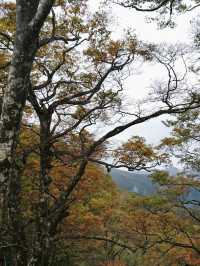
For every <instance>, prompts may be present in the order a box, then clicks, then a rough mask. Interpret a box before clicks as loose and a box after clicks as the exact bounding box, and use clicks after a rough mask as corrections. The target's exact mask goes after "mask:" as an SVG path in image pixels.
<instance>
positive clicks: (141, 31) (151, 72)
mask: <svg viewBox="0 0 200 266" xmlns="http://www.w3.org/2000/svg"><path fill="white" fill-rule="evenodd" d="M98 3H99V0H91V1H90V4H91V10H95V9H97V7H98ZM110 11H111V13H112V16H113V18H114V20H115V26H114V28H113V30H114V31H115V33H116V35H118V34H119V35H120V34H121V32H122V31H123V29H124V28H126V29H127V28H134V29H135V32H136V35H137V36H138V39H139V40H143V41H145V42H154V43H163V42H166V43H169V44H177V43H188V44H189V43H190V41H191V39H192V33H191V30H192V27H191V21H192V18H194V17H195V16H197V14H198V10H197V9H196V10H194V11H192V12H187V13H186V14H184V15H181V16H178V18H177V20H176V22H177V26H176V27H175V28H174V29H169V28H167V29H164V30H158V28H157V25H156V24H155V23H147V22H146V19H145V16H146V14H145V13H143V12H136V11H134V10H129V9H126V8H123V7H120V6H118V5H113V6H112V9H111V10H110ZM148 15H151V14H149V13H148ZM139 72H140V73H138V74H136V75H133V76H131V77H129V78H128V80H127V81H126V86H127V88H128V95H129V97H131V96H133V94H134V98H137V99H140V98H143V97H144V96H145V95H146V94H147V92H148V87H150V85H151V84H152V82H153V80H155V79H159V75H162V72H161V71H160V66H155V65H152V64H149V65H145V66H144V67H143V68H140V71H139ZM133 86H134V91H133V89H132V88H133ZM165 118H166V117H163V116H162V117H160V118H157V119H154V120H151V121H149V122H146V123H144V124H141V125H137V126H134V127H132V128H130V129H128V130H127V131H126V132H124V133H122V134H120V135H119V136H117V138H115V141H116V142H118V141H121V140H123V141H126V140H127V139H128V138H129V137H131V136H133V135H141V136H143V137H145V138H146V140H147V142H149V143H156V144H157V143H158V142H159V140H160V139H162V138H163V137H165V136H167V135H169V129H168V128H166V127H165V126H164V125H163V124H162V122H161V121H162V120H164V119H165Z"/></svg>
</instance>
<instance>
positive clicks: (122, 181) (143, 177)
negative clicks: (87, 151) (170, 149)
mask: <svg viewBox="0 0 200 266" xmlns="http://www.w3.org/2000/svg"><path fill="white" fill-rule="evenodd" d="M166 171H168V172H169V173H170V175H172V176H173V175H176V174H177V173H178V169H177V168H175V167H169V168H167V169H166ZM110 174H111V177H112V179H113V181H114V182H115V184H116V185H117V186H118V187H119V188H120V189H122V190H125V191H129V192H134V193H137V194H139V195H142V196H148V195H152V194H154V193H156V191H157V190H158V188H159V185H158V184H156V183H155V182H153V181H152V180H151V178H150V176H149V175H150V174H149V173H148V172H145V171H134V172H128V171H123V170H119V169H112V171H111V173H110ZM187 199H188V200H199V201H200V192H199V191H197V190H195V189H192V190H191V192H190V193H189V195H188V196H187Z"/></svg>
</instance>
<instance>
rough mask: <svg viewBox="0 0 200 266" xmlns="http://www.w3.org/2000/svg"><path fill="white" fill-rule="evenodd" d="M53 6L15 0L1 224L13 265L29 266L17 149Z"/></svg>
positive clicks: (2, 132)
mask: <svg viewBox="0 0 200 266" xmlns="http://www.w3.org/2000/svg"><path fill="white" fill-rule="evenodd" d="M53 3H54V0H17V1H16V34H15V43H14V51H13V55H12V59H11V64H10V67H9V74H8V84H7V88H6V90H5V92H4V96H3V103H2V109H1V117H0V182H1V183H2V184H4V186H3V187H4V189H3V191H4V193H3V195H4V197H5V199H4V205H5V204H6V206H4V207H5V211H4V213H2V217H1V223H2V224H3V223H5V225H6V226H7V227H8V228H9V230H7V241H8V243H9V245H8V246H10V251H11V253H12V254H15V256H14V258H13V262H12V263H13V264H12V265H27V264H26V259H27V256H26V240H25V234H24V232H23V217H22V214H21V206H20V205H21V204H20V192H21V182H20V176H19V173H18V163H19V161H18V160H17V158H16V146H17V142H18V135H19V130H20V124H21V119H22V113H23V109H24V106H25V103H26V99H27V95H28V88H29V85H30V73H31V69H32V64H33V60H34V57H35V54H36V52H37V49H38V47H39V46H38V43H39V33H40V30H41V27H42V25H43V23H44V21H45V19H46V17H47V15H48V14H49V12H50V10H51V7H52V5H53ZM5 202H6V203H5ZM3 219H4V220H3ZM5 219H6V220H5Z"/></svg>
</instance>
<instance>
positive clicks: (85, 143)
mask: <svg viewBox="0 0 200 266" xmlns="http://www.w3.org/2000/svg"><path fill="white" fill-rule="evenodd" d="M15 17H16V23H15V22H14V21H15ZM0 21H1V24H0V25H1V29H2V30H1V47H0V48H1V51H2V53H3V55H4V57H3V59H2V61H1V62H0V63H1V76H2V77H4V79H3V80H2V83H1V87H2V90H3V91H2V94H3V95H2V102H3V103H2V111H1V127H0V136H1V137H0V143H1V145H0V154H1V156H0V161H1V162H0V165H1V166H0V169H1V178H0V179H1V194H2V202H1V205H2V207H1V209H2V212H1V228H2V230H1V231H2V239H3V240H2V241H3V246H4V247H5V249H6V252H8V254H9V256H10V258H11V264H13V265H15V264H16V265H28V264H29V265H48V263H49V261H48V260H49V254H50V253H51V250H52V248H53V246H54V241H55V238H56V237H57V235H58V228H59V227H60V225H61V224H62V222H63V220H64V219H65V218H66V216H67V215H68V208H69V204H70V202H71V198H72V195H73V193H74V192H75V191H76V189H77V186H78V185H79V182H80V181H81V179H82V177H83V176H84V173H85V170H86V167H87V165H88V164H89V162H93V163H97V164H101V165H105V166H106V167H107V169H110V168H112V167H120V166H122V165H123V166H126V167H127V168H128V169H129V170H134V169H143V168H146V167H149V166H151V165H155V162H154V160H156V163H157V162H159V161H160V159H162V156H160V154H159V153H157V152H153V151H152V148H151V147H150V146H148V145H145V143H144V141H143V140H142V139H140V138H136V139H132V140H130V141H129V142H128V143H127V144H124V145H122V148H121V151H122V152H121V154H119V153H118V152H115V151H113V150H112V149H110V148H109V146H106V142H108V141H109V140H110V139H111V138H113V137H114V136H116V135H118V134H120V133H122V132H123V131H124V130H126V129H127V128H129V127H131V126H134V125H137V124H140V123H143V122H145V121H147V120H149V119H152V118H155V117H158V116H160V115H162V114H173V113H182V112H185V111H186V110H188V109H195V108H197V107H199V105H200V99H199V93H198V92H196V91H187V90H185V92H184V95H182V96H181V97H180V98H177V97H176V95H177V93H178V92H179V91H180V87H179V82H178V81H179V80H178V79H177V75H176V73H175V71H174V69H173V68H172V67H171V65H170V64H171V63H172V61H171V60H172V57H170V59H167V61H165V62H164V64H163V63H162V58H161V59H160V60H159V61H160V62H161V63H162V64H163V65H165V67H166V69H167V73H168V75H169V81H168V82H167V83H166V84H167V85H166V86H165V87H163V88H161V89H159V90H157V91H156V94H154V95H153V97H151V99H150V101H151V102H156V103H157V104H156V106H155V108H150V109H149V110H148V111H145V112H141V107H140V108H139V110H137V108H133V113H132V114H130V113H128V112H126V110H124V108H125V106H124V103H123V101H122V97H121V92H122V91H123V90H124V88H123V79H124V78H125V77H126V76H127V74H128V73H129V71H130V70H131V65H132V64H133V63H134V61H135V60H136V59H137V58H138V57H140V58H142V59H143V60H144V61H146V60H152V58H153V56H154V55H155V53H156V49H155V47H153V46H151V45H147V44H143V43H142V42H139V41H138V40H137V38H136V36H135V35H134V34H132V33H131V31H127V33H126V35H125V37H124V39H120V40H116V39H114V38H113V37H112V33H111V32H110V30H108V24H109V19H108V16H107V14H105V12H104V11H103V12H100V11H99V12H97V13H95V14H93V15H91V14H89V12H88V9H87V1H50V0H41V1H39V0H38V1H35V0H34V1H31V0H30V1H23V0H18V1H17V2H16V4H14V3H12V2H2V3H1V20H0ZM158 57H159V55H158V56H157V58H158ZM173 60H175V57H173ZM171 74H172V76H173V79H172V78H171ZM6 77H7V82H5V80H6ZM158 102H159V103H160V104H159V105H158ZM147 105H148V103H147ZM133 107H134V106H133ZM28 110H29V112H30V115H31V118H28V119H27V120H26V127H28V128H30V129H31V130H32V131H33V132H34V134H35V135H34V139H33V142H35V145H34V144H31V145H30V147H29V149H26V151H24V152H22V155H21V154H20V153H18V148H19V147H18V145H20V143H18V136H19V132H20V128H21V124H22V115H24V116H25V113H26V112H25V111H28ZM152 110H153V111H152ZM124 115H126V117H125V119H124ZM111 117H112V118H114V117H115V118H116V119H117V121H119V122H121V123H119V124H118V125H117V126H116V127H113V125H112V124H110V126H112V127H111V128H108V129H107V131H106V125H109V120H110V118H111ZM94 125H95V127H96V128H100V127H105V131H106V132H103V134H101V135H100V136H99V135H96V136H92V134H91V132H92V130H94V128H95V127H94ZM106 147H107V148H106ZM137 147H139V149H141V148H142V150H143V151H142V152H138V150H137ZM109 150H112V151H111V152H109ZM35 154H37V155H39V158H40V159H39V160H40V164H39V170H38V171H36V173H35V175H36V179H35V180H38V191H39V194H38V198H39V201H38V203H37V206H36V207H37V208H36V210H37V216H36V217H37V218H38V219H37V220H36V219H33V221H32V220H29V219H28V220H26V219H25V216H24V213H23V208H22V204H23V202H22V196H23V190H24V187H23V182H22V177H23V169H24V166H25V165H26V164H27V163H28V160H29V158H30V156H33V155H35ZM111 155H116V157H115V159H116V161H114V162H111V163H108V162H107V161H106V156H107V157H108V156H110V157H111ZM127 156H128V157H127ZM126 158H129V159H130V160H129V162H128V165H127V164H126V160H125V159H126ZM140 159H141V160H140ZM132 160H134V161H132ZM55 161H56V164H55ZM121 163H122V164H121ZM149 164H150V165H149ZM58 165H59V166H61V165H62V167H66V165H67V167H69V168H71V172H70V173H69V175H70V176H69V178H68V182H66V186H63V187H62V189H61V190H60V191H59V194H58V196H57V197H54V198H53V199H52V195H51V193H50V188H51V185H52V184H53V182H54V180H55V179H56V176H55V175H54V172H53V168H54V167H58ZM28 178H30V177H27V179H28ZM30 179H31V178H30ZM33 228H34V230H35V231H34V232H35V238H34V239H33V246H34V249H30V246H29V241H28V236H29V234H28V233H29V230H31V229H32V230H33Z"/></svg>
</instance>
